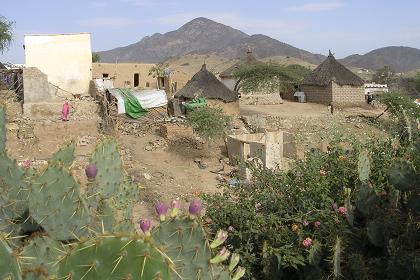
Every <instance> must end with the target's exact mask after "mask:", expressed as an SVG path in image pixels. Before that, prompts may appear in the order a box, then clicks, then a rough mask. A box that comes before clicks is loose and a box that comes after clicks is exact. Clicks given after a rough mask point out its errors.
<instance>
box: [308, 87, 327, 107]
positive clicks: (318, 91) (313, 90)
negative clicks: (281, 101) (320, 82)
mask: <svg viewBox="0 0 420 280" xmlns="http://www.w3.org/2000/svg"><path fill="white" fill-rule="evenodd" d="M301 89H302V91H303V92H304V93H305V95H306V102H312V103H321V104H325V105H328V104H330V103H331V102H332V101H333V100H332V85H329V86H325V87H322V86H308V85H302V87H301Z"/></svg>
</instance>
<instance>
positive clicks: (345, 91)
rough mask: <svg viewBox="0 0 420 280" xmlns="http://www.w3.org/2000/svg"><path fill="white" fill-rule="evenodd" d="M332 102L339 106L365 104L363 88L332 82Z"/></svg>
mask: <svg viewBox="0 0 420 280" xmlns="http://www.w3.org/2000/svg"><path fill="white" fill-rule="evenodd" d="M332 90H333V100H332V101H333V104H334V105H339V106H340V105H341V106H349V105H365V104H366V101H365V90H364V87H363V86H360V87H355V86H340V85H338V84H336V83H334V82H333V83H332Z"/></svg>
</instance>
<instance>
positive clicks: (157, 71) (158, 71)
mask: <svg viewBox="0 0 420 280" xmlns="http://www.w3.org/2000/svg"><path fill="white" fill-rule="evenodd" d="M149 76H152V77H153V78H156V79H157V87H158V89H159V88H160V87H159V78H162V77H165V69H164V68H163V65H162V64H156V65H154V66H153V67H152V68H150V69H149Z"/></svg>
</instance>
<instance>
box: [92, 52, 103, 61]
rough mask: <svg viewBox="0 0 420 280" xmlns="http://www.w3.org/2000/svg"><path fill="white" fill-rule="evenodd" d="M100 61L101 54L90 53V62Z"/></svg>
mask: <svg viewBox="0 0 420 280" xmlns="http://www.w3.org/2000/svg"><path fill="white" fill-rule="evenodd" d="M100 61H101V56H100V55H99V53H96V52H93V53H92V62H93V63H96V62H100Z"/></svg>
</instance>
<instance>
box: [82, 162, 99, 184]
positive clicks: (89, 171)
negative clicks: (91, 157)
mask: <svg viewBox="0 0 420 280" xmlns="http://www.w3.org/2000/svg"><path fill="white" fill-rule="evenodd" d="M85 173H86V177H87V178H88V180H89V181H94V180H95V177H96V175H97V174H98V168H97V167H96V165H95V164H89V165H88V166H86V168H85Z"/></svg>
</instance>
